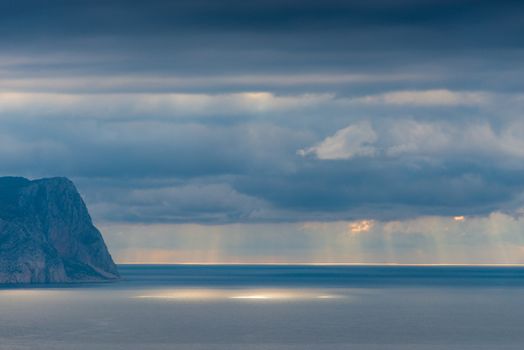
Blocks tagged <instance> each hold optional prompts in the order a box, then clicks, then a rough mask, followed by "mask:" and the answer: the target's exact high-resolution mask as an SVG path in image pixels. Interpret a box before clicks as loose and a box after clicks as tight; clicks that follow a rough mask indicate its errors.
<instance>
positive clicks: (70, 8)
mask: <svg viewBox="0 0 524 350" xmlns="http://www.w3.org/2000/svg"><path fill="white" fill-rule="evenodd" d="M523 15H524V4H523V3H522V2H520V1H496V2H495V1H480V0H479V1H467V0H454V1H451V0H438V1H437V0H427V1H415V0H398V1H387V0H369V1H334V0H324V1H308V0H303V1H282V0H281V1H273V0H264V1H261V0H258V1H235V0H226V1H220V2H218V1H213V0H193V1H160V0H151V1H147V2H143V1H118V0H108V1H95V0H92V1H82V0H79V1H65V0H63V1H60V0H49V1H36V0H17V1H11V0H7V1H2V2H0V175H19V176H26V177H29V178H40V177H50V176H67V177H69V178H71V179H72V180H73V181H74V182H75V183H76V185H77V187H78V188H79V190H80V192H81V194H82V196H83V197H84V199H85V201H86V203H87V205H88V208H89V209H90V212H91V214H92V217H93V220H94V222H95V224H96V225H97V226H98V227H99V228H100V229H101V231H102V233H103V234H104V237H105V239H106V242H107V244H108V246H109V248H110V250H111V252H112V255H113V257H114V258H115V259H116V261H117V262H120V263H190V262H193V263H194V262H199V263H410V264H411V263H413V264H426V263H428V264H433V263H446V264H473V263H475V264H476V263H486V264H491V263H504V264H515V263H524V218H523V214H524V116H523V115H522V113H523V112H522V111H523V110H524V63H523V62H524V22H523V21H522V18H523V17H522V16H523Z"/></svg>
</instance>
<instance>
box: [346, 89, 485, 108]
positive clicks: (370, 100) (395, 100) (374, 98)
mask: <svg viewBox="0 0 524 350" xmlns="http://www.w3.org/2000/svg"><path fill="white" fill-rule="evenodd" d="M489 99H490V95H489V94H487V93H483V92H469V91H468V92H461V91H450V90H446V89H436V90H422V91H418V90H409V91H393V92H387V93H384V94H378V95H369V96H364V97H359V98H357V99H355V100H354V101H355V102H358V103H363V104H386V105H402V106H461V105H465V106H467V105H480V104H484V103H487V102H488V101H489Z"/></svg>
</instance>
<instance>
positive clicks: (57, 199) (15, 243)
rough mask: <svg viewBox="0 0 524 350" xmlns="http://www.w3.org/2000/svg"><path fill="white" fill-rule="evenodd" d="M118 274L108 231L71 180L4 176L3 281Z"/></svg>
mask: <svg viewBox="0 0 524 350" xmlns="http://www.w3.org/2000/svg"><path fill="white" fill-rule="evenodd" d="M117 278H119V275H118V271H117V268H116V265H115V263H114V262H113V259H112V258H111V255H110V254H109V252H108V250H107V247H106V245H105V243H104V240H103V238H102V235H101V234H100V232H99V231H98V230H97V229H96V227H95V226H94V225H93V223H92V221H91V217H90V216H89V213H88V211H87V208H86V206H85V204H84V201H83V200H82V198H81V197H80V194H79V193H78V191H77V190H76V188H75V185H74V184H73V183H72V182H71V181H70V180H68V179H66V178H49V179H40V180H34V181H30V180H28V179H25V178H21V177H0V283H68V282H79V281H102V280H112V279H117Z"/></svg>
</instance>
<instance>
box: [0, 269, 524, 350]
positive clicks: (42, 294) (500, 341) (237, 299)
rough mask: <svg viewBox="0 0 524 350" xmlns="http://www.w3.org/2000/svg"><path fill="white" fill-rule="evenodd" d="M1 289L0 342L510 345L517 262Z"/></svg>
mask: <svg viewBox="0 0 524 350" xmlns="http://www.w3.org/2000/svg"><path fill="white" fill-rule="evenodd" d="M119 270H120V273H121V275H122V279H121V280H120V281H117V282H108V283H78V284H71V285H66V284H52V285H51V284H47V285H26V286H23V285H22V286H20V285H18V286H3V287H1V288H0V310H1V313H0V349H10V350H11V349H14V350H19V349H92V348H96V349H145V348H147V349H248V348H249V349H271V350H273V349H274V350H277V349H278V350H280V349H348V348H350V349H363V350H368V349H431V350H434V349H494V348H496V349H520V348H521V344H522V342H524V334H523V333H522V332H521V326H520V321H521V320H522V318H523V316H524V311H523V310H524V308H523V306H524V298H522V295H523V293H524V267H522V266H389V265H381V266H376V265H374V266H369V265H359V266H355V265H345V266H340V265H337V266H312V265H266V264H264V265H119Z"/></svg>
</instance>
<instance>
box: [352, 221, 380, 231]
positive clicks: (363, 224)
mask: <svg viewBox="0 0 524 350" xmlns="http://www.w3.org/2000/svg"><path fill="white" fill-rule="evenodd" d="M373 225H374V222H373V220H361V221H355V222H351V223H349V224H348V228H349V231H350V232H351V233H362V232H368V231H369V230H371V228H372V227H373Z"/></svg>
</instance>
